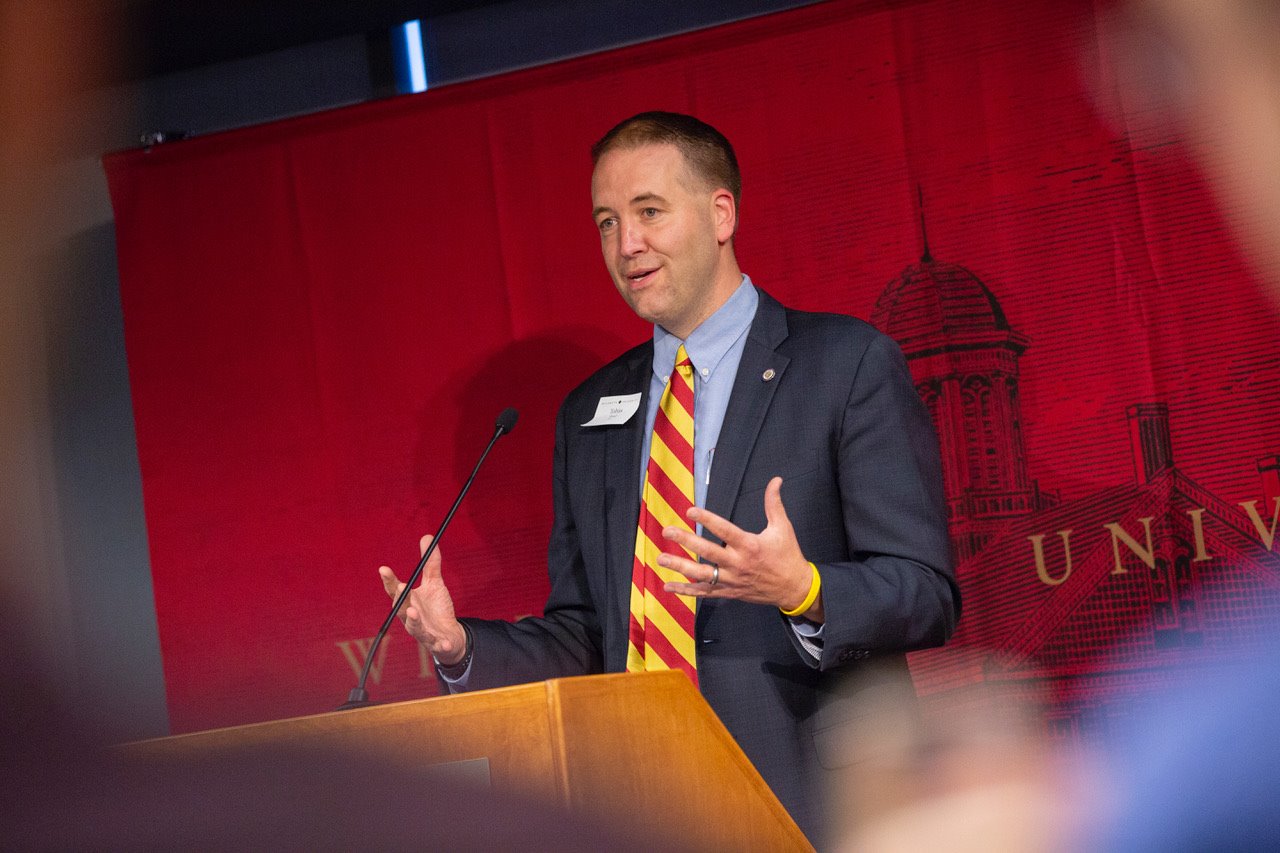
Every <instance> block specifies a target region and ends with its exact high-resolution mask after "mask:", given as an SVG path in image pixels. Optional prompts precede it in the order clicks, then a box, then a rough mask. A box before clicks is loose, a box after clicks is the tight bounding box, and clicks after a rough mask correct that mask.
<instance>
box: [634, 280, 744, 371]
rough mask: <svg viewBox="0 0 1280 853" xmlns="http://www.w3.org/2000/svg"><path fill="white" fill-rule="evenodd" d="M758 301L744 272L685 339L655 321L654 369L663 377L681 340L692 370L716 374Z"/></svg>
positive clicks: (739, 336)
mask: <svg viewBox="0 0 1280 853" xmlns="http://www.w3.org/2000/svg"><path fill="white" fill-rule="evenodd" d="M759 304H760V296H759V294H757V293H756V288H755V285H753V284H752V283H751V278H750V276H747V275H745V274H744V275H743V276H742V283H741V284H739V285H738V289H737V290H735V291H734V292H733V293H732V294H731V295H730V296H729V298H728V299H727V300H725V303H724V304H723V305H721V306H720V307H719V308H718V309H716V312H715V313H714V314H712V315H711V316H710V317H708V318H707V319H706V320H703V321H702V324H701V325H700V326H698V328H696V329H694V330H693V331H692V332H690V333H689V337H688V338H687V339H686V340H683V341H682V340H680V339H679V338H677V337H676V336H675V335H673V334H671V333H670V332H668V331H667V330H666V329H664V328H662V327H661V326H658V325H655V326H654V327H653V372H654V373H655V374H656V375H657V376H659V377H663V378H664V381H665V377H666V376H667V375H668V374H669V373H670V372H671V368H672V367H673V366H674V365H675V363H676V350H678V349H680V344H684V351H685V352H687V353H688V354H689V360H690V361H691V362H693V368H694V371H695V372H697V373H698V374H699V375H700V376H701V377H702V378H703V379H710V378H711V377H712V376H714V375H715V372H716V368H717V367H718V366H719V365H720V362H721V361H722V360H723V359H724V357H725V354H726V353H727V352H729V350H730V349H731V348H732V347H733V345H734V343H736V342H737V340H738V339H739V338H741V337H742V336H743V335H745V334H746V333H747V330H748V329H750V328H751V321H752V320H754V319H755V316H756V307H757V306H758V305H759ZM704 371H705V372H704Z"/></svg>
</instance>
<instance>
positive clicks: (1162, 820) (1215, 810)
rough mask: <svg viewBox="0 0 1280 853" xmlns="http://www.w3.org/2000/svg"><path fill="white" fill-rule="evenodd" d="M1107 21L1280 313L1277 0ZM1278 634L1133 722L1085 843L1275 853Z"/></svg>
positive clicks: (1160, 0)
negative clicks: (1093, 834) (1102, 812)
mask: <svg viewBox="0 0 1280 853" xmlns="http://www.w3.org/2000/svg"><path fill="white" fill-rule="evenodd" d="M1104 20H1105V23H1104V27H1103V36H1104V39H1105V47H1106V49H1107V51H1108V52H1109V53H1110V55H1111V56H1112V57H1113V59H1114V64H1113V66H1112V67H1111V68H1110V69H1108V70H1111V71H1113V72H1114V73H1115V75H1116V82H1117V83H1118V84H1119V85H1118V89H1119V91H1120V92H1121V93H1122V95H1123V96H1127V97H1129V98H1134V99H1136V100H1137V102H1138V103H1139V104H1140V105H1142V106H1144V107H1147V108H1154V109H1155V110H1156V111H1157V112H1158V113H1159V114H1161V115H1163V117H1164V118H1165V119H1166V120H1168V121H1169V122H1171V123H1172V125H1173V130H1175V131H1176V132H1177V133H1178V134H1179V135H1180V136H1182V137H1183V138H1184V139H1185V140H1186V142H1187V143H1188V144H1189V146H1190V148H1191V151H1192V153H1193V154H1194V156H1195V157H1196V159H1197V161H1198V162H1199V164H1200V166H1201V168H1202V169H1203V170H1204V172H1205V174H1206V176H1207V177H1208V178H1209V180H1210V182H1211V183H1212V186H1213V190H1214V192H1215V194H1216V195H1217V198H1218V200H1219V203H1220V205H1221V207H1222V209H1223V212H1224V214H1225V215H1226V219H1227V221H1228V223H1229V224H1230V225H1231V227H1232V228H1233V229H1234V230H1235V234H1236V237H1237V239H1238V240H1239V241H1240V244H1241V247H1242V248H1243V249H1244V251H1245V254H1246V256H1247V257H1248V258H1249V260H1250V261H1251V263H1252V264H1253V265H1254V266H1255V268H1256V270H1257V272H1258V274H1259V276H1260V278H1261V281H1262V284H1263V289H1264V291H1265V293H1266V295H1267V298H1268V299H1269V300H1270V307H1271V308H1272V310H1273V311H1280V0H1130V2H1127V3H1123V4H1121V5H1118V6H1116V7H1115V8H1113V9H1112V10H1111V13H1110V15H1109V17H1107V18H1105V19H1104ZM1278 640H1280V634H1273V636H1272V637H1271V638H1270V640H1269V643H1268V645H1266V646H1265V647H1264V648H1263V649H1262V650H1261V651H1259V652H1258V653H1256V654H1254V655H1252V656H1251V657H1250V660H1249V661H1248V662H1246V663H1243V664H1230V665H1227V666H1225V667H1223V668H1222V669H1221V670H1220V671H1218V672H1216V673H1213V674H1211V675H1210V676H1208V677H1207V679H1205V680H1202V681H1201V682H1200V683H1197V684H1195V685H1194V686H1192V687H1190V688H1185V687H1184V688H1181V689H1177V690H1172V691H1169V692H1168V693H1167V694H1165V695H1162V696H1160V697H1159V698H1158V700H1157V701H1153V702H1151V703H1150V706H1149V707H1148V708H1147V709H1146V711H1145V713H1142V714H1140V715H1137V717H1136V719H1137V720H1139V721H1140V722H1139V723H1138V724H1137V725H1134V726H1132V727H1131V728H1130V730H1129V731H1127V732H1126V733H1125V736H1124V737H1123V738H1122V739H1121V741H1120V742H1121V744H1122V745H1121V748H1120V749H1119V750H1118V751H1117V754H1116V755H1115V756H1113V759H1114V762H1113V763H1114V770H1113V773H1112V778H1111V781H1110V785H1111V787H1112V790H1111V791H1110V792H1109V794H1108V797H1107V799H1108V801H1109V805H1110V814H1109V819H1107V820H1104V821H1103V826H1102V829H1101V830H1100V833H1099V837H1098V838H1097V839H1094V840H1092V841H1091V842H1090V845H1089V848H1090V849H1096V850H1104V851H1116V853H1121V851H1124V853H1140V851H1148V850H1149V851H1161V853H1174V851H1200V850H1213V851H1235V850H1262V849H1271V848H1273V847H1275V846H1276V843H1277V837H1278V836H1277V831H1276V827H1277V825H1280V800H1277V799H1276V796H1275V791H1276V789H1277V788H1278V787H1280V746H1277V741H1276V738H1275V732H1274V728H1275V726H1274V722H1273V718H1274V716H1275V712H1274V708H1275V706H1276V705H1277V704H1278V703H1280V657H1278V656H1280V642H1277V641H1278Z"/></svg>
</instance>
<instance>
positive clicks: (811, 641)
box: [787, 617, 826, 660]
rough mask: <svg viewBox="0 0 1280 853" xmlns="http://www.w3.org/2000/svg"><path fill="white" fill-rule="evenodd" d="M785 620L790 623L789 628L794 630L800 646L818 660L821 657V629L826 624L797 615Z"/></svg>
mask: <svg viewBox="0 0 1280 853" xmlns="http://www.w3.org/2000/svg"><path fill="white" fill-rule="evenodd" d="M787 621H788V622H790V623H791V630H792V631H794V632H795V634H796V639H797V640H799V641H800V647H801V648H802V649H804V650H805V651H806V652H808V653H809V655H810V657H812V658H813V659H814V660H820V659H821V658H822V634H823V631H822V629H823V628H825V627H826V626H825V625H819V624H817V623H814V622H810V621H809V620H808V619H800V618H798V617H788V619H787Z"/></svg>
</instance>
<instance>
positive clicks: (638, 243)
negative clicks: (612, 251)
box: [619, 222, 645, 257]
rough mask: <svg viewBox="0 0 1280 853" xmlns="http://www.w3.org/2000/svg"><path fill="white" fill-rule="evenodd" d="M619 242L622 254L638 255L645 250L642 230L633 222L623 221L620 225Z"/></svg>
mask: <svg viewBox="0 0 1280 853" xmlns="http://www.w3.org/2000/svg"><path fill="white" fill-rule="evenodd" d="M621 230H622V233H621V242H620V243H619V248H620V249H621V251H622V254H623V255H625V256H627V257H631V256H632V255H638V254H640V253H641V252H643V251H644V250H645V241H644V231H643V229H641V228H640V226H639V225H638V224H637V223H635V222H623V223H622V225H621Z"/></svg>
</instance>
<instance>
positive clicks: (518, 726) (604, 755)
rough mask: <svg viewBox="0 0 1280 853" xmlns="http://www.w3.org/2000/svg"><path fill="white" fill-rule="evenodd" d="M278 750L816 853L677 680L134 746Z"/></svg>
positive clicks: (624, 820)
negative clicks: (320, 752) (356, 756)
mask: <svg viewBox="0 0 1280 853" xmlns="http://www.w3.org/2000/svg"><path fill="white" fill-rule="evenodd" d="M266 746H297V747H322V748H323V747H331V748H343V749H353V748H354V749H359V750H361V751H363V752H364V753H366V754H369V755H372V756H377V757H381V758H383V759H384V760H386V761H388V762H392V763H399V764H404V765H407V766H411V767H419V768H420V767H422V766H424V765H433V764H444V763H447V762H465V761H468V760H475V759H485V760H487V762H488V775H489V781H490V784H491V786H492V789H493V790H494V791H495V792H498V793H504V792H505V793H513V794H520V795H525V796H534V797H541V798H543V799H548V800H551V801H553V802H555V803H558V804H560V805H561V806H563V807H564V808H566V809H568V810H570V811H573V812H577V813H579V814H582V815H586V816H589V817H593V818H596V819H599V820H602V821H605V822H608V823H609V824H612V825H614V826H622V827H626V826H627V825H629V824H634V825H636V826H639V825H641V824H640V822H641V821H643V820H649V821H651V820H652V819H653V816H654V815H661V823H662V828H663V830H665V831H670V833H671V834H672V836H673V837H677V838H682V839H684V840H687V841H688V842H689V843H690V844H692V845H693V846H694V847H696V848H702V849H725V850H812V849H813V848H812V846H811V845H810V844H809V842H808V840H807V839H806V838H805V836H804V834H803V833H802V832H801V831H800V829H799V827H797V826H796V824H795V822H794V821H793V820H792V819H791V816H790V815H789V814H787V811H786V809H784V808H783V807H782V804H781V803H779V802H778V799H777V797H775V796H774V795H773V792H772V791H771V790H770V789H769V786H768V785H766V784H765V781H764V780H763V779H761V778H760V774H759V773H757V772H756V769H755V768H754V767H753V766H752V765H751V762H750V761H749V760H748V759H747V757H746V755H745V754H743V752H742V750H741V748H739V746H738V745H737V743H735V742H734V740H733V738H732V737H731V736H730V735H729V732H728V730H727V729H725V727H724V725H723V724H722V723H721V722H720V720H719V718H718V717H716V715H715V714H714V713H713V712H712V710H711V708H710V707H709V706H708V705H707V703H706V702H705V701H704V700H703V698H702V696H701V694H699V693H698V691H697V690H696V689H695V688H694V687H693V685H692V684H690V683H689V680H688V679H687V678H685V677H684V675H683V674H681V673H679V672H675V671H668V672H649V673H639V674H625V673H622V674H613V675H592V676H584V677H580V678H560V679H555V680H552V681H545V682H541V683H535V684H522V685H517V686H515V687H503V688H499V689H497V690H481V691H476V692H474V693H460V694H457V695H454V696H440V697H436V698H433V699H422V700H419V701H415V702H399V703H396V704H391V705H375V706H372V707H369V708H361V709H358V710H354V711H335V712H333V713H329V714H319V715H316V716H312V717H296V718H294V719H289V720H277V721H274V722H269V723H256V724H253V725H246V726H237V727H234V728H227V729H214V730H211V731H205V732H196V733H193V734H186V735H176V736H174V737H168V738H159V739H156V740H149V741H142V742H139V743H135V744H130V745H129V746H128V747H127V749H128V751H129V752H131V753H133V754H135V755H138V756H148V755H162V754H185V755H188V756H189V755H192V754H198V753H199V752H200V751H203V750H227V749H241V750H251V749H253V748H255V747H266ZM655 783H656V784H655ZM673 802H678V803H679V806H678V807H673V806H672V803H673Z"/></svg>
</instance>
